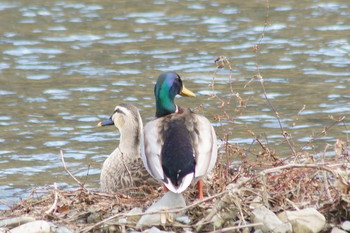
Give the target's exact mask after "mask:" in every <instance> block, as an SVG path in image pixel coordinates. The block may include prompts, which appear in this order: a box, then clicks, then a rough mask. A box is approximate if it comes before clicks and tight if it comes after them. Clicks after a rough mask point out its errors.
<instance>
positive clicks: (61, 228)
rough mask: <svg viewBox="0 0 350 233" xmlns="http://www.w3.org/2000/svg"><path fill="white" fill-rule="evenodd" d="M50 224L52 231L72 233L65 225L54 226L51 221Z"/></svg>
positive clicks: (54, 232) (55, 232)
mask: <svg viewBox="0 0 350 233" xmlns="http://www.w3.org/2000/svg"><path fill="white" fill-rule="evenodd" d="M50 225H51V232H52V233H73V231H71V230H69V229H68V228H66V227H65V226H56V225H54V224H53V223H50Z"/></svg>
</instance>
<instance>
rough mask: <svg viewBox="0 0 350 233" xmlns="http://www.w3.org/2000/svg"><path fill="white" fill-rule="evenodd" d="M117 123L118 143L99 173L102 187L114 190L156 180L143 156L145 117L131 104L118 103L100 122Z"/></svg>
mask: <svg viewBox="0 0 350 233" xmlns="http://www.w3.org/2000/svg"><path fill="white" fill-rule="evenodd" d="M107 125H115V126H116V127H117V128H118V129H119V131H120V142H119V146H118V147H117V148H116V149H115V150H114V151H113V152H112V153H111V154H110V156H109V157H108V158H107V159H106V160H105V161H104V163H103V166H102V171H101V176H100V182H101V189H102V191H104V192H115V191H118V189H122V188H127V187H133V186H139V185H143V184H153V185H155V184H156V183H157V182H156V181H155V180H153V178H152V177H151V176H150V175H149V174H148V173H147V170H146V169H145V167H144V166H143V164H142V160H141V156H140V142H142V139H141V137H142V128H143V124H142V119H141V116H140V113H139V111H138V110H137V108H136V107H135V106H134V105H132V104H125V103H123V104H120V105H118V106H116V108H115V110H114V112H113V114H112V116H111V117H110V118H109V119H108V120H105V121H102V122H100V123H98V126H107Z"/></svg>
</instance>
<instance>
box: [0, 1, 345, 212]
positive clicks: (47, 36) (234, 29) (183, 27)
mask: <svg viewBox="0 0 350 233" xmlns="http://www.w3.org/2000/svg"><path fill="white" fill-rule="evenodd" d="M230 2H231V1H222V0H221V1H220V0H219V1H190V0H187V1H186V0H184V1H182V0H181V1H180V0H173V1H165V0H150V1H134V0H129V1H110V0H103V1H78V0H77V1H70V0H67V1H46V2H40V3H39V2H37V1H34V2H33V1H24V0H17V1H0V52H1V56H0V98H1V101H0V109H1V111H0V128H1V131H0V145H1V147H0V208H1V209H3V208H6V206H7V205H11V203H13V202H15V201H17V200H18V199H19V198H21V197H26V196H28V195H29V193H30V192H31V190H32V188H34V187H40V186H45V185H53V183H54V182H56V183H57V184H58V185H59V187H62V188H66V187H73V186H74V187H76V184H75V183H74V181H73V180H72V179H71V178H70V177H69V176H68V175H67V174H66V173H65V171H64V169H63V166H62V163H61V161H60V156H59V151H60V149H63V150H64V153H65V159H66V163H67V166H68V167H69V169H70V171H71V172H72V173H73V174H74V175H75V176H77V177H78V178H79V179H81V180H83V181H84V182H85V183H86V185H87V186H88V187H90V188H98V186H99V184H98V181H99V172H100V167H101V164H102V162H103V161H104V159H105V158H106V156H107V155H108V154H109V153H110V152H111V151H112V150H113V149H114V148H115V146H116V145H117V143H118V141H117V139H118V138H119V133H118V132H117V130H116V129H115V128H113V127H110V128H97V127H96V124H97V122H98V121H100V120H103V119H105V118H106V117H108V116H109V114H110V113H111V112H112V110H113V108H114V107H115V105H116V104H118V103H121V102H129V103H133V104H135V105H136V106H137V107H138V108H139V109H140V111H141V114H142V116H143V119H144V121H148V120H150V119H152V117H153V115H154V100H153V86H154V83H155V80H156V77H157V76H158V74H159V73H160V72H162V71H166V70H174V71H177V72H178V73H179V74H180V75H181V76H182V78H183V80H184V82H185V84H186V86H187V87H188V88H189V89H191V90H193V91H194V92H196V93H197V95H198V97H197V98H191V99H188V98H186V99H185V98H183V97H182V98H178V99H177V100H176V101H177V103H179V104H180V105H182V106H185V107H191V108H194V109H196V108H198V106H199V105H201V104H202V105H203V112H202V114H204V115H205V116H207V117H208V118H209V119H210V120H211V121H212V122H213V124H214V125H215V126H216V130H217V132H218V136H219V137H220V138H224V137H225V134H226V133H227V132H228V130H229V131H230V132H231V134H230V135H229V137H228V138H229V141H230V142H233V143H238V144H239V145H242V146H248V145H250V144H251V143H252V141H253V138H252V136H251V135H250V134H249V133H248V131H249V130H251V131H254V132H255V134H256V135H262V137H261V138H262V140H263V141H264V142H266V143H267V142H268V143H269V144H270V146H271V147H272V148H274V149H276V150H277V151H278V153H279V154H280V155H281V156H288V155H289V154H290V150H289V148H288V146H287V145H286V144H285V143H284V141H283V137H282V136H281V130H280V128H279V125H278V122H277V120H276V117H275V114H274V113H273V112H272V111H271V107H270V106H269V105H268V104H267V103H266V101H265V99H264V95H263V91H262V88H261V86H260V84H259V82H257V81H253V82H251V83H249V85H247V87H246V88H244V86H245V85H246V84H247V83H248V82H249V80H251V78H252V76H253V75H255V74H256V72H257V66H256V64H258V65H259V70H260V73H261V75H262V76H263V78H264V84H265V87H266V92H267V95H268V98H269V99H270V101H271V102H272V104H273V105H274V107H276V109H277V111H278V113H279V116H280V118H281V122H282V124H283V126H284V127H285V130H287V131H288V133H289V134H290V135H291V136H292V138H293V142H294V146H295V148H296V149H299V148H300V147H301V146H303V145H304V144H305V143H306V142H308V141H309V140H310V139H311V138H312V137H313V136H314V135H317V134H318V133H319V132H321V131H322V129H323V128H324V127H325V126H329V125H331V124H332V122H333V120H332V119H331V117H330V116H333V117H334V118H335V119H337V118H338V117H340V116H346V117H349V113H350V92H349V87H350V68H349V65H350V55H349V54H350V39H349V38H350V37H349V35H350V33H349V31H350V13H349V12H350V2H349V1H348V0H334V1H322V2H321V1H316V0H314V1H312V0H305V1H291V0H290V1H288V0H286V1H273V2H270V10H269V12H268V14H267V13H266V8H265V2H263V1H254V0H248V1H236V3H230ZM266 16H267V19H268V24H267V27H266V29H265V33H264V37H263V39H262V41H261V44H260V46H259V48H260V52H259V54H258V57H257V58H256V54H255V53H254V49H253V47H254V45H256V44H257V43H258V41H259V38H260V37H261V35H262V32H263V30H264V21H265V18H266ZM219 55H223V56H226V57H227V58H228V60H229V61H230V62H231V66H232V81H233V82H232V88H233V90H234V92H235V93H239V95H240V97H242V98H243V100H244V101H245V103H246V107H242V106H240V102H239V101H238V98H237V97H232V98H231V102H230V103H229V104H225V111H226V112H227V113H228V114H229V116H230V119H231V120H232V122H231V121H226V120H223V121H222V122H220V123H219V122H218V121H217V120H215V119H217V116H218V115H219V116H221V115H222V116H223V115H224V114H223V112H224V110H222V109H221V108H220V104H221V103H220V100H218V99H217V98H208V95H209V94H212V93H213V91H212V89H211V87H210V86H209V84H211V82H212V79H213V76H214V72H215V71H216V66H215V64H214V60H215V59H216V58H217V57H218V56H219ZM215 93H216V94H217V95H218V96H219V97H220V98H222V99H223V100H225V101H226V102H227V101H228V100H229V98H230V89H229V71H228V69H226V68H225V69H222V70H220V71H219V72H218V73H217V74H216V75H215ZM304 105H305V108H304V110H303V111H301V112H300V113H299V114H298V112H299V111H300V110H301V109H303V106H304ZM214 118H215V119H214ZM348 128H349V127H347V119H346V120H345V122H344V123H342V124H339V125H337V126H335V127H333V128H331V129H330V130H329V131H328V133H327V134H326V135H322V136H321V137H319V138H318V139H317V140H316V141H314V142H313V143H312V145H313V147H309V148H305V149H306V150H309V151H310V153H318V152H321V151H323V150H324V148H325V145H326V144H327V143H329V144H333V143H334V142H335V140H336V139H337V138H343V140H346V136H347V133H349V129H348ZM263 135H266V138H264V137H265V136H263ZM220 141H221V140H220ZM87 173H88V174H89V175H88V176H87V177H86V174H87Z"/></svg>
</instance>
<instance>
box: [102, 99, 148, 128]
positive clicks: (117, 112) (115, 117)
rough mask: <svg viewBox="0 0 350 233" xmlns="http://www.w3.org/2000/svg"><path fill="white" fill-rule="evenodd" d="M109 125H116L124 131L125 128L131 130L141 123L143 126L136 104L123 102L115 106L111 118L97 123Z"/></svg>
mask: <svg viewBox="0 0 350 233" xmlns="http://www.w3.org/2000/svg"><path fill="white" fill-rule="evenodd" d="M109 125H115V126H116V127H117V128H118V129H119V131H123V130H124V129H129V130H130V129H132V128H137V127H139V126H140V125H141V126H142V120H141V117H140V114H139V111H138V109H137V108H136V107H135V106H134V105H132V104H127V103H122V104H119V105H117V106H116V107H115V109H114V111H113V113H112V115H111V117H110V118H108V119H107V120H104V121H101V122H99V123H98V124H97V126H109Z"/></svg>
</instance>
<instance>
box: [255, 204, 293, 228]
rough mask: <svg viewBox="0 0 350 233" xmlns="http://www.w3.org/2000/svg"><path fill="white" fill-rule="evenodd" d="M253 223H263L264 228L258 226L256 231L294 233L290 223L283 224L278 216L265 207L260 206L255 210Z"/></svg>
mask: <svg viewBox="0 0 350 233" xmlns="http://www.w3.org/2000/svg"><path fill="white" fill-rule="evenodd" d="M253 222H254V223H262V226H257V227H255V229H261V230H262V231H263V232H275V233H287V232H292V225H291V224H290V223H288V222H287V223H283V222H282V221H281V220H280V219H279V218H278V217H277V216H276V214H274V213H273V212H272V211H271V210H269V209H268V208H266V207H265V206H259V207H257V208H255V209H254V210H253Z"/></svg>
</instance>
